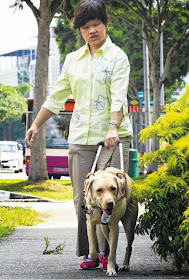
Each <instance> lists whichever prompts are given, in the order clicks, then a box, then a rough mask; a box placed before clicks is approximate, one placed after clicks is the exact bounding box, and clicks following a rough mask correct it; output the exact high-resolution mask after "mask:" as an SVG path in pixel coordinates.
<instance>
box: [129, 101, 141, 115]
mask: <svg viewBox="0 0 189 280" xmlns="http://www.w3.org/2000/svg"><path fill="white" fill-rule="evenodd" d="M128 103H129V104H128V111H129V113H139V112H140V99H138V98H135V99H130V98H129V100H128Z"/></svg>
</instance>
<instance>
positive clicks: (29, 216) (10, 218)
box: [0, 206, 43, 239]
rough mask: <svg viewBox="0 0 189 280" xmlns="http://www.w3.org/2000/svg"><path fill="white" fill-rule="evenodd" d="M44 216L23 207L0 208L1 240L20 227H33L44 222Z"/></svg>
mask: <svg viewBox="0 0 189 280" xmlns="http://www.w3.org/2000/svg"><path fill="white" fill-rule="evenodd" d="M42 218H43V215H42V214H39V213H37V212H36V211H34V210H32V209H30V208H29V207H28V208H22V207H5V206H1V207H0V239H1V238H2V237H4V236H6V235H8V234H10V233H11V232H12V231H13V230H14V229H15V228H16V227H18V226H32V225H35V224H37V223H39V222H42V221H43V220H42Z"/></svg>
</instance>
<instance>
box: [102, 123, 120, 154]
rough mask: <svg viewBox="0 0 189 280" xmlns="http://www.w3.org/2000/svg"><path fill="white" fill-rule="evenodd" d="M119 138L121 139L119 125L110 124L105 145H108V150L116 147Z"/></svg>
mask: <svg viewBox="0 0 189 280" xmlns="http://www.w3.org/2000/svg"><path fill="white" fill-rule="evenodd" d="M118 140H119V138H118V133H117V126H115V125H110V128H109V130H108V133H107V135H106V138H105V140H104V146H105V147H106V149H107V150H109V149H110V148H112V147H115V145H116V144H117V142H118Z"/></svg>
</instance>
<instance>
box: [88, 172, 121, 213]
mask: <svg viewBox="0 0 189 280" xmlns="http://www.w3.org/2000/svg"><path fill="white" fill-rule="evenodd" d="M118 170H119V169H118ZM125 185H126V183H125V181H124V180H122V179H121V178H119V176H118V175H117V173H116V174H114V173H113V172H109V171H108V170H105V171H97V172H96V173H95V174H94V175H92V176H89V178H88V179H86V180H85V183H84V187H85V197H86V202H87V203H92V204H95V205H98V206H99V207H100V208H101V209H102V210H103V211H104V212H105V213H106V214H108V215H110V214H111V213H112V210H113V208H114V205H115V203H116V201H118V200H119V199H120V198H122V197H123V196H125V192H126V186H125Z"/></svg>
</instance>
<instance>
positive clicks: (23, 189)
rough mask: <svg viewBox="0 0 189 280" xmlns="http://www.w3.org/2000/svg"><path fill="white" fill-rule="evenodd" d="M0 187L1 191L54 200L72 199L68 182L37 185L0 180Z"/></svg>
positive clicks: (20, 181) (52, 181) (19, 181)
mask: <svg viewBox="0 0 189 280" xmlns="http://www.w3.org/2000/svg"><path fill="white" fill-rule="evenodd" d="M0 186H1V190H5V191H11V192H20V193H23V194H28V195H34V196H35V195H36V196H42V197H48V198H50V199H55V200H64V199H72V198H73V195H72V187H71V181H70V180H68V181H66V180H48V181H44V182H37V183H34V182H30V181H27V180H0Z"/></svg>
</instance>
